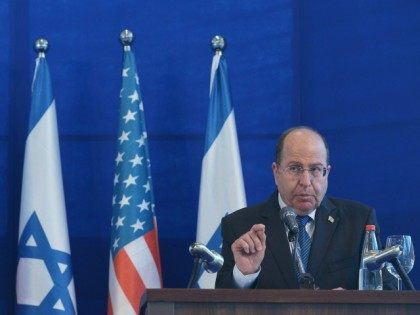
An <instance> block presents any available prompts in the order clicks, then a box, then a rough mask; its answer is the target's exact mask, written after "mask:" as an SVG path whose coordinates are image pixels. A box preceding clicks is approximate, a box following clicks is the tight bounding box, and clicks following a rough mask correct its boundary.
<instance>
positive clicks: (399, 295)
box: [145, 289, 420, 315]
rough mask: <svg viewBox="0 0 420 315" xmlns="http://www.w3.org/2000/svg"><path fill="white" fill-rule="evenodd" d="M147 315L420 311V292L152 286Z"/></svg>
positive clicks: (260, 314) (251, 314) (390, 312)
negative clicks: (161, 287)
mask: <svg viewBox="0 0 420 315" xmlns="http://www.w3.org/2000/svg"><path fill="white" fill-rule="evenodd" d="M146 298H147V306H146V310H145V314H146V315H180V314H182V315H201V314H203V315H204V314H205V315H227V314H235V315H268V314H270V315H272V314H293V315H301V314H311V315H313V314H334V315H335V314H351V315H355V314H378V315H379V314H381V315H383V314H413V315H414V314H420V292H417V291H346V290H318V291H312V290H253V289H215V290H211V289H148V290H147V292H146Z"/></svg>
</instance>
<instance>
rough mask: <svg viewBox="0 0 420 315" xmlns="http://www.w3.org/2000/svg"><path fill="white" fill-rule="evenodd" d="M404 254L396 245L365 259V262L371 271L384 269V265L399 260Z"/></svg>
mask: <svg viewBox="0 0 420 315" xmlns="http://www.w3.org/2000/svg"><path fill="white" fill-rule="evenodd" d="M401 253H402V248H401V246H400V245H394V246H392V247H389V248H385V249H384V250H380V251H378V252H376V253H373V254H369V255H368V256H366V257H364V258H363V262H364V264H365V266H366V268H368V269H369V270H370V271H372V270H377V269H381V268H382V264H383V263H384V262H387V261H391V260H392V259H394V258H397V257H398V256H399V255H400V254H401Z"/></svg>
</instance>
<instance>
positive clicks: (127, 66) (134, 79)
mask: <svg viewBox="0 0 420 315" xmlns="http://www.w3.org/2000/svg"><path fill="white" fill-rule="evenodd" d="M124 48H125V49H124V65H123V71H122V89H121V92H120V97H121V109H120V110H121V113H120V122H119V124H120V127H119V136H118V142H117V143H118V146H117V147H118V148H117V156H116V158H115V176H114V195H113V197H112V207H113V215H112V219H111V226H112V236H111V247H110V261H109V298H108V314H124V315H128V314H138V312H139V309H140V307H141V306H142V304H143V303H144V297H145V295H144V294H145V290H146V288H160V287H161V285H162V280H161V271H160V257H159V246H158V237H157V225H156V217H155V212H154V207H155V204H154V198H153V190H152V176H151V171H150V159H149V151H148V146H147V133H146V126H145V121H144V109H143V102H142V100H141V96H140V89H139V77H138V75H137V68H136V61H135V58H134V54H133V52H132V51H131V49H130V47H129V46H125V47H124Z"/></svg>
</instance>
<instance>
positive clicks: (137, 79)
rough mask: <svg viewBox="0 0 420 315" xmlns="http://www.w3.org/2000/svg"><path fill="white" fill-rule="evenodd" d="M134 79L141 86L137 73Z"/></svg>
mask: <svg viewBox="0 0 420 315" xmlns="http://www.w3.org/2000/svg"><path fill="white" fill-rule="evenodd" d="M134 78H135V79H136V84H137V85H140V80H139V76H138V75H137V73H136V74H135V75H134Z"/></svg>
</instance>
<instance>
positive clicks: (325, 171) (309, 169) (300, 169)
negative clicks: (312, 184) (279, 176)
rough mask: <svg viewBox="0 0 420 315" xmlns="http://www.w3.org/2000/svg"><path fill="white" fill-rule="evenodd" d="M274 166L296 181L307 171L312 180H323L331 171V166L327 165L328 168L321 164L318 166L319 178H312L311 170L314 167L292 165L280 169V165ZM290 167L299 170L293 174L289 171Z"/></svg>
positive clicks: (278, 163)
mask: <svg viewBox="0 0 420 315" xmlns="http://www.w3.org/2000/svg"><path fill="white" fill-rule="evenodd" d="M276 164H277V165H278V166H279V167H280V169H281V170H282V171H283V172H285V173H286V174H288V175H291V176H292V177H294V178H296V179H298V178H301V177H302V175H303V173H304V172H305V171H308V173H309V176H310V177H311V178H312V179H322V178H325V176H326V175H327V174H328V173H329V171H330V169H331V166H329V165H328V166H324V165H323V164H319V166H321V169H322V173H321V176H314V174H313V173H312V171H311V168H312V169H313V168H315V166H312V167H303V166H302V165H297V164H292V165H288V166H286V167H282V166H281V164H280V162H276ZM291 167H297V168H298V169H299V171H298V172H293V171H292V170H291V169H290V168H291Z"/></svg>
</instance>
